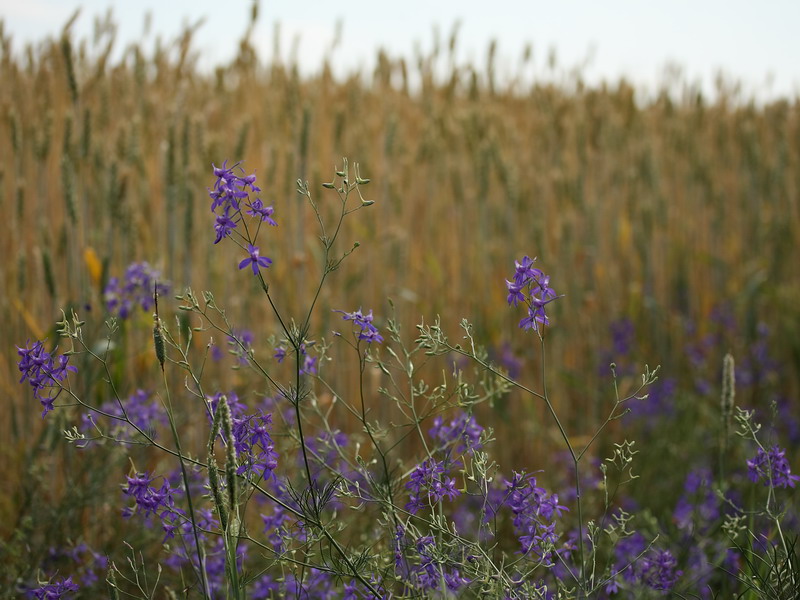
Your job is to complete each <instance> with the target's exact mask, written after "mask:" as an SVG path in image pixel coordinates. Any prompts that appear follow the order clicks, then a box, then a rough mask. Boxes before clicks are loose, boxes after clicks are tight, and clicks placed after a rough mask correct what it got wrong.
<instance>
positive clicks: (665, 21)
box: [0, 0, 800, 99]
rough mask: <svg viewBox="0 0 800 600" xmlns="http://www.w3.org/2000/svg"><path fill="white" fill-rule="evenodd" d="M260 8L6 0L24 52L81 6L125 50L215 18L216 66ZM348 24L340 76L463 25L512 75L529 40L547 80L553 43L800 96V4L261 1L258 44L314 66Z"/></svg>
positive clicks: (611, 61)
mask: <svg viewBox="0 0 800 600" xmlns="http://www.w3.org/2000/svg"><path fill="white" fill-rule="evenodd" d="M250 5H251V1H250V0H228V1H225V2H223V1H221V0H161V1H156V0H139V1H135V0H127V1H123V0H82V1H77V0H0V17H2V19H3V21H4V22H5V28H6V31H7V32H9V33H10V34H11V35H12V38H13V40H14V46H13V47H14V48H15V49H16V50H17V51H19V50H20V49H21V48H22V45H23V44H24V43H26V42H35V41H37V40H40V39H42V38H43V37H44V36H46V35H48V34H57V33H58V32H59V31H60V30H61V28H62V26H63V24H64V23H65V22H66V20H67V19H68V18H69V16H70V15H71V14H72V13H73V11H74V10H75V9H76V8H78V7H79V6H80V7H83V10H82V12H81V15H80V17H79V19H78V21H77V23H76V26H75V28H74V31H75V33H76V34H79V35H83V34H85V35H91V33H92V30H93V21H94V18H95V16H100V15H103V14H105V12H106V11H107V10H108V8H111V9H112V11H113V15H114V17H115V20H116V22H117V23H118V25H119V34H120V42H122V43H119V44H118V49H122V48H123V47H124V46H125V45H126V44H127V43H129V42H132V41H135V40H139V39H141V37H142V32H143V25H144V16H145V14H146V13H147V12H150V13H151V15H152V28H151V33H150V35H149V37H148V38H146V39H147V41H148V42H149V47H152V44H153V43H154V40H155V36H156V35H160V36H162V38H163V39H166V40H168V39H171V38H172V36H174V35H175V34H176V33H177V32H178V31H179V30H180V27H181V25H182V24H183V23H186V22H189V21H191V22H194V21H195V20H197V19H198V18H200V17H203V16H204V17H206V20H205V23H204V25H203V26H202V27H201V28H200V30H199V32H198V34H197V36H196V42H197V44H196V48H197V49H199V50H200V51H201V53H202V54H201V56H202V59H203V62H204V64H208V65H213V64H215V63H217V62H219V61H224V60H227V59H230V58H231V57H232V56H233V55H234V53H235V49H236V44H237V41H238V40H239V38H240V36H241V34H242V32H243V31H244V29H245V25H246V23H247V20H248V15H249V12H250ZM223 6H224V8H222V7H223ZM337 21H341V22H342V25H343V30H342V31H343V35H342V40H341V44H340V45H339V46H338V47H337V49H336V50H335V52H334V54H333V55H332V56H333V58H334V61H335V63H336V65H337V70H338V72H339V73H346V72H349V71H352V70H354V69H356V68H358V67H371V66H372V65H373V64H374V59H375V49H376V48H378V47H379V46H383V47H385V48H387V49H388V50H389V51H390V53H391V54H392V55H394V56H404V57H407V58H412V57H413V51H414V48H415V45H416V46H418V47H419V48H421V49H422V50H423V52H427V51H428V50H430V48H431V47H432V46H433V41H434V35H433V30H434V27H438V29H439V31H440V38H441V40H442V43H443V44H444V43H446V40H447V39H448V37H449V34H450V31H451V30H452V28H453V25H454V24H455V23H456V22H457V21H459V22H460V24H461V25H460V30H459V32H460V33H459V37H458V40H459V42H458V48H459V50H458V56H459V62H461V63H464V62H467V61H472V62H474V63H475V64H476V65H479V66H480V68H482V67H483V66H484V65H485V62H486V53H487V48H488V45H489V41H490V40H492V39H496V40H497V42H498V67H499V71H500V72H501V73H503V72H506V73H510V74H514V73H515V72H516V69H517V67H518V65H519V62H520V57H521V55H522V52H523V48H524V47H525V45H526V44H528V43H530V44H531V45H532V47H533V63H532V65H531V66H529V67H528V69H527V71H526V73H525V75H526V77H527V78H529V79H530V78H533V77H539V78H545V77H547V73H548V70H547V56H548V54H549V52H550V50H551V49H554V50H555V51H556V53H557V56H558V64H559V66H560V67H561V72H562V74H563V72H564V71H565V70H566V69H568V68H570V67H573V66H576V65H586V66H585V68H584V69H583V73H584V75H585V77H586V79H587V80H588V81H590V82H597V81H598V80H600V79H607V80H611V81H615V80H617V79H618V78H619V77H620V76H622V75H624V76H626V77H627V78H628V79H629V80H631V81H632V82H633V83H634V84H635V85H636V86H637V87H642V88H649V89H652V88H654V87H655V86H656V85H657V84H658V83H659V82H661V81H663V80H664V78H665V77H666V75H665V74H666V73H667V72H668V70H669V69H668V66H670V65H673V66H677V67H679V71H680V72H681V73H682V74H683V76H684V79H685V80H688V81H690V82H697V83H700V84H701V85H702V86H703V89H704V90H705V91H706V92H711V91H712V90H713V89H714V80H715V77H716V75H717V74H718V73H719V72H720V71H721V72H723V73H725V74H726V75H727V76H728V78H729V79H732V80H738V81H741V82H742V84H743V89H744V90H745V92H746V94H747V95H748V96H749V95H750V94H751V93H755V94H756V95H757V97H758V98H760V99H769V98H774V97H776V96H780V95H784V96H790V97H794V96H797V95H800V60H798V59H800V34H798V32H797V27H798V25H800V2H798V1H797V0H772V1H769V0H765V1H762V2H753V1H752V0H749V1H744V0H707V1H703V0H669V1H667V0H662V1H661V2H654V1H646V0H638V1H634V0H571V1H568V0H565V1H561V2H558V1H553V0H550V1H549V2H544V1H539V0H530V1H527V2H523V1H510V0H493V1H486V0H484V1H482V2H477V1H474V0H461V1H458V2H456V1H450V0H427V1H423V0H404V1H402V2H397V1H395V2H379V1H375V0H372V1H370V2H367V1H366V0H341V1H339V2H333V1H330V0H306V1H303V0H295V1H284V2H274V1H265V2H264V1H262V2H261V6H260V19H259V26H258V28H257V29H256V32H255V36H254V43H255V45H256V47H257V48H258V49H259V50H260V51H261V52H262V55H263V56H264V57H265V58H268V57H270V56H271V54H272V49H273V46H274V39H273V31H274V23H276V22H278V23H280V24H281V30H282V36H281V47H282V53H283V56H284V57H287V56H288V55H289V48H290V47H291V45H292V41H293V39H294V38H295V37H297V36H299V40H300V42H299V52H298V55H297V57H298V61H299V64H300V66H301V69H302V70H303V71H305V72H313V71H315V70H317V69H318V68H319V67H320V65H321V57H322V56H323V55H324V53H325V52H326V50H327V49H328V48H330V46H331V42H332V40H333V38H334V32H335V28H336V23H337ZM673 71H674V69H673Z"/></svg>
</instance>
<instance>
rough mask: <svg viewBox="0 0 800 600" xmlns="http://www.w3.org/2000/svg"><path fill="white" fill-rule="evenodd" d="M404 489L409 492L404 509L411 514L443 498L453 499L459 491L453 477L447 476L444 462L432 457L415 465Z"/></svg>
mask: <svg viewBox="0 0 800 600" xmlns="http://www.w3.org/2000/svg"><path fill="white" fill-rule="evenodd" d="M406 489H408V490H409V491H410V492H411V496H410V498H409V501H408V503H407V504H406V510H408V511H409V512H410V513H412V514H416V513H417V512H419V511H420V509H423V508H425V507H426V506H430V505H432V504H434V503H436V502H439V501H441V500H443V499H444V498H448V499H450V500H453V499H455V498H456V497H457V496H458V495H459V493H460V492H459V491H458V489H457V488H456V482H455V479H453V478H451V477H450V476H449V473H448V471H447V469H445V466H444V463H443V462H441V461H436V460H434V459H433V458H429V459H427V460H425V461H423V462H422V464H420V465H417V468H416V469H414V470H413V471H412V472H411V481H409V482H408V483H407V484H406Z"/></svg>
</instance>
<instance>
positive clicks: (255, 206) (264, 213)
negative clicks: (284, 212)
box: [245, 198, 278, 227]
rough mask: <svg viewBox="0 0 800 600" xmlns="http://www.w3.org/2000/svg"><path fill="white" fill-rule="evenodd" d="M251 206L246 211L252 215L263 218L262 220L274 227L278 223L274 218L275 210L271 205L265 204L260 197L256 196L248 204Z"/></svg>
mask: <svg viewBox="0 0 800 600" xmlns="http://www.w3.org/2000/svg"><path fill="white" fill-rule="evenodd" d="M247 206H248V207H249V209H248V210H246V211H245V212H246V213H247V214H248V215H250V216H251V217H257V218H259V219H261V221H262V222H265V223H268V224H269V225H272V226H273V227H276V226H277V225H278V224H277V223H276V222H275V220H274V219H273V218H272V213H273V212H275V209H273V208H272V207H271V206H264V203H263V202H262V201H261V199H260V198H256V199H255V200H253V201H252V202H250V204H248V205H247Z"/></svg>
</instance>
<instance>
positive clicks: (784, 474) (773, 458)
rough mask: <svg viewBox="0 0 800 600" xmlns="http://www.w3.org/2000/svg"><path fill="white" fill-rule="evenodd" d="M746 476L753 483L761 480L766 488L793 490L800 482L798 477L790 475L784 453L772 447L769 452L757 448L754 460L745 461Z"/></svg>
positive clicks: (776, 447)
mask: <svg viewBox="0 0 800 600" xmlns="http://www.w3.org/2000/svg"><path fill="white" fill-rule="evenodd" d="M747 476H748V477H749V478H750V481H752V482H753V483H755V482H757V481H758V480H759V479H761V480H762V481H763V482H764V485H765V486H767V487H770V486H771V487H782V488H787V487H792V488H793V487H794V486H795V482H796V481H798V480H800V476H797V475H792V471H791V469H790V468H789V461H788V460H786V451H785V450H781V449H780V448H779V447H778V446H773V447H772V448H770V450H769V452H764V450H763V449H762V448H759V449H758V452H757V453H756V456H755V458H753V459H752V460H748V461H747Z"/></svg>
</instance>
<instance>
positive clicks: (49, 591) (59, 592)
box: [29, 577, 79, 600]
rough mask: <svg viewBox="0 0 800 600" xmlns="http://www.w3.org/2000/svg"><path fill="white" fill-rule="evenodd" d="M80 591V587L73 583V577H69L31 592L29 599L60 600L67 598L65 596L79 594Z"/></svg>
mask: <svg viewBox="0 0 800 600" xmlns="http://www.w3.org/2000/svg"><path fill="white" fill-rule="evenodd" d="M78 589H79V588H78V585H77V584H76V583H73V581H72V577H67V578H66V579H64V578H63V577H62V578H61V579H56V580H53V581H51V582H49V583H46V584H45V585H43V586H41V587H40V588H37V589H35V590H31V591H30V596H29V597H31V598H37V599H38V600H59V598H65V597H66V596H65V594H71V593H72V592H77V591H78Z"/></svg>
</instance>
